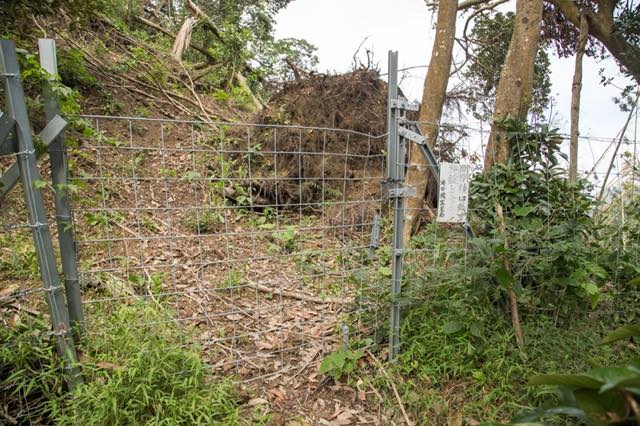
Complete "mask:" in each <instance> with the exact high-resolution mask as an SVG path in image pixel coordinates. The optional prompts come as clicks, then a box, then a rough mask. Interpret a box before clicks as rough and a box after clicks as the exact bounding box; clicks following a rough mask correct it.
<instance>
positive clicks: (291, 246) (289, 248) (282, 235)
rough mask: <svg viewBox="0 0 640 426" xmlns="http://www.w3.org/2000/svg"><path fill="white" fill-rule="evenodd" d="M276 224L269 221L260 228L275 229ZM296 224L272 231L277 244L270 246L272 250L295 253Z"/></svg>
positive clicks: (272, 236)
mask: <svg viewBox="0 0 640 426" xmlns="http://www.w3.org/2000/svg"><path fill="white" fill-rule="evenodd" d="M273 227H275V224H272V223H268V224H264V225H260V229H273ZM296 234H297V233H296V228H295V226H287V227H285V228H284V229H279V230H276V231H273V232H272V233H271V238H272V240H273V241H274V243H275V244H272V245H271V247H270V250H271V251H275V252H281V253H287V254H288V253H293V252H294V251H295V250H296V248H297V243H296Z"/></svg>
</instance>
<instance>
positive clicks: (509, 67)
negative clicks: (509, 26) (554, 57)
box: [484, 0, 544, 171]
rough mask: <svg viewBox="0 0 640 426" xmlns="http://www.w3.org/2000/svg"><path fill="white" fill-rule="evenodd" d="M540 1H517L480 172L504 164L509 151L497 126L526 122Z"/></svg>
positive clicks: (538, 38)
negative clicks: (510, 119)
mask: <svg viewBox="0 0 640 426" xmlns="http://www.w3.org/2000/svg"><path fill="white" fill-rule="evenodd" d="M543 5H544V1H543V0H518V1H517V3H516V18H515V23H514V27H513V36H512V37H511V43H510V44H509V51H508V52H507V57H506V58H505V61H504V65H503V66H502V72H501V74H500V82H499V83H498V89H497V91H496V105H495V110H494V114H493V118H494V120H495V122H494V125H493V127H492V128H491V134H490V135H489V142H488V144H487V149H486V152H485V159H484V169H485V171H486V170H489V169H491V167H492V166H493V164H494V163H502V164H504V163H506V162H507V160H508V159H509V155H510V152H511V147H510V146H509V142H508V140H507V139H506V138H504V137H503V136H502V132H503V131H504V128H503V126H501V125H500V124H499V122H500V121H501V120H502V119H504V118H507V117H513V118H518V119H521V120H524V119H526V117H527V112H528V111H529V106H530V103H531V91H532V88H533V80H534V63H535V59H536V54H537V52H538V47H539V44H540V25H541V22H542V9H543Z"/></svg>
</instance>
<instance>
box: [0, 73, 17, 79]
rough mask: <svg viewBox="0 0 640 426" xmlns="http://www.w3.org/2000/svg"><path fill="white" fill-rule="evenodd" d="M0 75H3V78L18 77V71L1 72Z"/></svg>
mask: <svg viewBox="0 0 640 426" xmlns="http://www.w3.org/2000/svg"><path fill="white" fill-rule="evenodd" d="M0 75H1V76H3V77H4V78H19V77H20V73H17V72H7V73H2V74H0Z"/></svg>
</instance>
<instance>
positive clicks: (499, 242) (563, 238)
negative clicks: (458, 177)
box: [470, 120, 609, 308]
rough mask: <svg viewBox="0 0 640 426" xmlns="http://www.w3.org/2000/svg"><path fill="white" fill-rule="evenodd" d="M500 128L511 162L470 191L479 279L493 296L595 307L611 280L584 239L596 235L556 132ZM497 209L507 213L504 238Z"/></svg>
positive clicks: (511, 123)
mask: <svg viewBox="0 0 640 426" xmlns="http://www.w3.org/2000/svg"><path fill="white" fill-rule="evenodd" d="M505 125H506V128H507V133H506V135H505V138H506V139H507V140H508V142H509V143H510V146H511V149H512V150H511V156H510V158H509V161H508V162H507V164H496V165H494V167H493V168H492V170H490V171H489V172H487V173H485V174H482V175H479V176H478V177H477V178H475V179H474V180H473V182H472V184H471V188H470V194H471V195H470V202H471V211H472V216H471V220H472V224H473V226H474V227H475V230H476V234H477V235H478V236H479V237H478V238H474V239H473V240H471V241H470V244H471V248H472V250H471V253H472V254H471V259H470V261H471V264H472V266H474V267H475V268H476V269H474V273H475V274H476V278H477V279H480V280H482V281H485V282H493V283H494V284H495V285H496V287H495V288H497V289H511V288H513V289H514V290H515V291H516V293H517V294H518V296H519V298H520V299H521V300H522V301H523V302H525V303H527V304H534V305H539V306H555V307H556V308H562V307H559V306H557V304H556V302H557V300H558V298H560V297H561V296H562V295H565V296H566V295H577V296H579V297H582V298H586V299H587V300H589V302H590V304H591V305H595V304H596V303H597V302H598V301H599V300H600V298H601V293H600V290H599V286H600V285H602V284H603V283H604V280H605V279H606V278H608V275H609V273H608V271H607V270H606V269H605V268H604V267H603V266H602V265H601V264H599V263H598V259H597V256H594V254H596V253H599V248H598V247H597V245H596V244H595V242H594V241H593V239H591V238H589V236H590V235H591V233H592V232H593V229H594V228H595V223H594V221H593V219H592V210H593V208H594V201H593V199H592V197H591V196H590V194H589V187H588V185H587V183H586V182H585V181H578V182H577V183H576V184H571V183H570V182H569V181H568V180H567V179H566V178H565V175H566V171H565V170H564V169H563V168H562V167H561V166H560V162H559V158H558V157H559V156H563V155H564V154H562V153H561V152H560V151H559V143H560V139H559V138H557V136H556V134H555V131H553V130H550V129H548V128H546V127H541V128H540V129H534V128H532V127H529V126H526V125H524V124H522V123H519V122H517V121H515V120H507V121H505ZM498 205H500V207H502V209H503V211H504V220H505V228H506V230H505V233H504V235H503V233H502V231H500V226H501V220H500V219H499V217H498V215H497V214H496V211H497V206H498ZM505 256H506V257H507V258H508V259H509V262H510V263H511V271H510V272H508V271H507V270H505V267H504V258H505Z"/></svg>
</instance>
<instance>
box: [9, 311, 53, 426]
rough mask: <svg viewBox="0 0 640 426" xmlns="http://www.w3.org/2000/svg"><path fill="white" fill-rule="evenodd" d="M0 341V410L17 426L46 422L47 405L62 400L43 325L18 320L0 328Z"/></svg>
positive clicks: (29, 319) (25, 318) (50, 343)
mask: <svg viewBox="0 0 640 426" xmlns="http://www.w3.org/2000/svg"><path fill="white" fill-rule="evenodd" d="M0 341H1V342H3V343H2V345H0V405H2V409H3V410H4V412H5V413H6V414H8V415H9V416H10V417H12V418H14V419H15V420H16V421H19V422H21V424H31V423H32V422H33V424H37V423H39V422H38V419H47V418H49V416H50V412H51V401H54V400H57V399H59V398H62V394H63V386H64V383H63V380H62V377H63V369H62V365H61V363H60V362H59V361H58V360H57V358H56V356H55V349H54V348H55V346H54V344H53V341H52V340H51V335H50V333H49V326H48V324H47V322H46V321H44V320H43V319H41V318H32V317H28V316H22V317H19V319H18V320H17V321H16V322H15V323H14V324H12V327H5V326H3V327H0ZM44 423H47V421H46V420H45V421H44ZM41 424H42V423H41Z"/></svg>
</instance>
